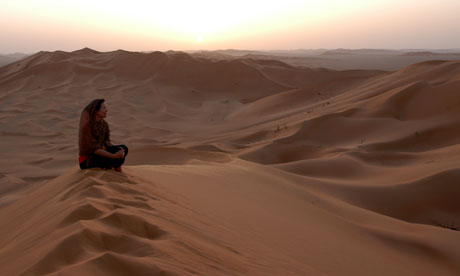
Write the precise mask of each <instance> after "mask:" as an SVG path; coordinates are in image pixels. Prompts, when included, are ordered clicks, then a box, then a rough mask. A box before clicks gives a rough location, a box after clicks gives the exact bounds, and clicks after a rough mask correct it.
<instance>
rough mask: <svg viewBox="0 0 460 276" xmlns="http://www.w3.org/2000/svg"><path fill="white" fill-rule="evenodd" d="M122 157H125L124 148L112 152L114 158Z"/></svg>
mask: <svg viewBox="0 0 460 276" xmlns="http://www.w3.org/2000/svg"><path fill="white" fill-rule="evenodd" d="M123 157H125V150H124V149H121V150H119V151H117V153H115V154H114V156H113V158H115V159H122V158H123Z"/></svg>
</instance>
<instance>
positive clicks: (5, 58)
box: [0, 53, 28, 67]
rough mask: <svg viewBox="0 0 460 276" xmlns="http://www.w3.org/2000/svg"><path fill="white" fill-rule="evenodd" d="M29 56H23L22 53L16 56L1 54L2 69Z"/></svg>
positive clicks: (0, 64)
mask: <svg viewBox="0 0 460 276" xmlns="http://www.w3.org/2000/svg"><path fill="white" fill-rule="evenodd" d="M26 56H28V55H27V54H22V53H16V54H8V55H2V54H0V67H1V66H4V65H7V64H10V63H13V62H15V61H18V60H21V59H23V58H25V57H26Z"/></svg>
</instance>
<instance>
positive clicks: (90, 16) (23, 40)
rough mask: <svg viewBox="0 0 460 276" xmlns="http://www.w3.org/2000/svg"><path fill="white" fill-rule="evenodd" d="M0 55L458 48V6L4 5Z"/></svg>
mask: <svg viewBox="0 0 460 276" xmlns="http://www.w3.org/2000/svg"><path fill="white" fill-rule="evenodd" d="M0 30H1V37H0V40H1V43H0V53H13V52H26V53H32V52H36V51H40V50H47V51H54V50H65V51H73V50H77V49H80V48H83V47H90V48H93V49H95V50H99V51H109V50H116V49H126V50H132V51H149V50H160V51H164V50H169V49H171V50H193V49H206V50H213V49H228V48H235V49H261V50H270V49H300V48H303V49H314V48H392V49H402V48H405V49H407V48H460V0H303V1H300V0H277V1H272V0H263V1H262V0H261V1H259V0H252V1H251V0H231V1H219V0H161V1H154V0H151V1H148V0H129V1H128V0H125V1H118V0H110V1H109V0H78V1H77V0H75V1H73V0H0Z"/></svg>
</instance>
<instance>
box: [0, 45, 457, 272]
mask: <svg viewBox="0 0 460 276" xmlns="http://www.w3.org/2000/svg"><path fill="white" fill-rule="evenodd" d="M94 98H104V99H105V100H106V102H107V106H108V117H107V121H108V122H109V124H110V127H111V138H112V141H113V142H115V143H124V144H127V145H128V146H129V148H130V155H129V157H128V159H127V164H126V165H128V166H127V167H126V170H125V171H126V173H125V174H118V173H115V172H110V171H102V170H85V171H80V170H78V169H77V168H76V166H77V162H76V160H77V154H78V146H77V145H78V144H77V137H78V128H77V126H78V120H79V116H80V112H81V110H82V108H83V107H84V106H85V105H86V104H87V103H89V102H90V101H91V100H92V99H94ZM459 113H460V61H428V62H423V63H419V64H414V65H411V66H408V67H406V68H404V69H401V70H398V71H394V72H383V71H378V70H366V71H365V70H349V71H333V70H329V69H310V68H304V67H294V66H291V65H287V64H285V63H283V62H280V61H275V60H259V59H253V58H238V59H234V58H232V59H228V60H219V61H210V60H207V59H201V58H198V57H193V56H190V55H188V54H185V53H178V52H170V53H161V52H153V53H148V54H147V53H135V52H127V51H122V50H119V51H114V52H108V53H103V52H97V51H94V50H91V49H87V48H85V49H82V50H79V51H75V52H71V53H68V52H62V51H57V52H40V53H37V54H35V55H33V56H29V57H27V58H25V59H23V60H21V61H18V62H15V63H13V64H10V65H8V66H4V67H1V68H0V135H1V136H0V142H1V143H0V152H1V154H2V159H1V160H0V162H1V163H0V168H1V169H0V221H1V224H2V225H5V227H2V228H0V274H2V275H3V274H5V275H104V274H109V275H197V274H198V275H338V274H341V275H434V274H436V275H456V274H458V273H460V267H459V266H458V264H459V263H460V255H459V251H458V248H459V246H460V236H459V232H458V231H457V230H459V229H460V220H459V217H460V209H459V205H458V197H459V195H460V190H459V188H458V187H459V186H458V185H457V183H458V182H459V179H460V178H459V177H460V175H459V173H458V169H459V166H458V164H460V163H459V157H458V156H460V145H459V142H460V138H459V137H460V119H459V118H460V117H459V115H460V114H459ZM32 229H33V231H32ZM19 259H20V260H21V261H17V260H19Z"/></svg>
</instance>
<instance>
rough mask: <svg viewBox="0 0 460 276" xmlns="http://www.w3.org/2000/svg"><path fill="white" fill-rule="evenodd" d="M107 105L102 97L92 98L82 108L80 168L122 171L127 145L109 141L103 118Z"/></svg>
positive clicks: (106, 125)
mask: <svg viewBox="0 0 460 276" xmlns="http://www.w3.org/2000/svg"><path fill="white" fill-rule="evenodd" d="M106 116H107V107H106V105H105V103H104V99H96V100H93V101H92V102H91V103H90V104H88V105H87V106H86V107H85V109H83V111H82V113H81V117H80V131H79V135H78V136H79V139H78V146H79V149H80V151H79V155H80V156H79V157H78V162H79V163H80V168H81V169H82V170H83V169H88V168H103V169H115V170H116V171H118V172H122V169H121V165H122V164H123V163H124V162H125V157H126V155H127V154H128V147H126V146H125V145H117V146H114V145H113V144H112V143H111V142H110V130H109V125H108V124H107V122H106V121H105V120H104V118H105V117H106Z"/></svg>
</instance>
